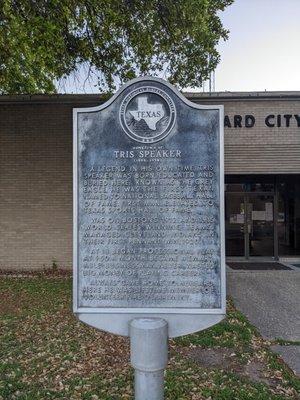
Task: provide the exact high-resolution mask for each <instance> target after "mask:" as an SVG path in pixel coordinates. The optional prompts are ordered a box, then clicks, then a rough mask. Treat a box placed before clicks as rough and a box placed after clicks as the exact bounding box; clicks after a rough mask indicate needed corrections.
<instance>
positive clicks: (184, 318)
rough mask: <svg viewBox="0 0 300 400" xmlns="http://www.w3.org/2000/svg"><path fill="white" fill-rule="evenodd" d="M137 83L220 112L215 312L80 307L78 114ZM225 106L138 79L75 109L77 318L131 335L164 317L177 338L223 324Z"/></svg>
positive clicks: (74, 269)
mask: <svg viewBox="0 0 300 400" xmlns="http://www.w3.org/2000/svg"><path fill="white" fill-rule="evenodd" d="M137 82H145V83H146V82H150V83H151V82H159V83H160V84H162V85H164V86H167V87H168V88H169V89H171V90H172V91H173V92H174V94H175V95H176V96H178V97H179V98H180V99H181V100H182V101H183V102H184V103H185V104H186V105H188V106H189V107H193V108H195V109H199V110H218V111H219V130H220V143H219V146H220V149H219V150H220V152H219V154H220V182H219V188H220V243H221V249H220V250H221V307H220V308H214V309H195V308H108V307H106V308H79V307H78V306H77V300H78V291H77V286H78V270H77V262H78V226H77V218H78V131H77V116H78V113H88V112H95V111H101V110H103V109H105V108H106V107H108V106H109V105H110V104H111V103H113V102H114V100H115V99H116V98H117V97H118V96H119V95H120V94H121V93H122V92H123V91H124V90H125V89H126V88H127V87H129V86H130V85H133V84H135V83H137ZM223 115H224V111H223V106H222V105H219V106H216V105H213V106H207V105H198V104H195V103H193V102H191V101H189V100H187V99H186V98H185V97H184V96H183V95H182V94H181V93H180V92H178V91H177V90H176V89H174V87H173V86H172V85H170V84H169V83H167V82H166V81H163V80H161V79H158V78H152V77H145V78H136V79H134V80H132V81H130V82H129V83H128V84H126V85H124V86H123V87H122V88H121V89H120V90H119V91H118V92H117V93H116V94H115V95H114V96H112V98H111V99H110V100H109V101H107V102H106V103H104V104H102V105H100V106H97V107H90V108H75V109H74V110H73V311H74V313H76V314H77V315H78V318H79V319H80V320H81V321H83V322H85V323H87V324H89V325H91V326H94V327H96V328H98V329H102V330H106V331H109V332H112V333H116V334H120V335H124V336H128V335H129V331H128V323H129V321H130V320H132V319H134V318H137V317H151V318H155V317H158V318H164V319H165V320H166V321H167V322H168V325H169V336H170V337H176V336H181V335H185V334H188V333H192V332H195V331H199V330H203V329H206V328H208V327H209V326H212V325H214V324H216V323H218V322H220V321H221V320H222V319H223V318H224V316H225V313H226V284H225V230H224V229H225V228H224V128H223V119H224V117H223Z"/></svg>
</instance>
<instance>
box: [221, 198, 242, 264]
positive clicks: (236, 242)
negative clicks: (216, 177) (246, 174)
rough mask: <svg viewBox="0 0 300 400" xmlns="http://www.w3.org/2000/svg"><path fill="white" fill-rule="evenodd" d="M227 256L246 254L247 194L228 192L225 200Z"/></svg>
mask: <svg viewBox="0 0 300 400" xmlns="http://www.w3.org/2000/svg"><path fill="white" fill-rule="evenodd" d="M225 232H226V233H225V238H226V256H229V257H230V256H241V257H243V256H244V255H245V196H244V194H237V193H227V194H226V202H225Z"/></svg>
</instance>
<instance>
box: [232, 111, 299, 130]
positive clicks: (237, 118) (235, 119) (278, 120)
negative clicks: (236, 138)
mask: <svg viewBox="0 0 300 400" xmlns="http://www.w3.org/2000/svg"><path fill="white" fill-rule="evenodd" d="M255 123H256V118H255V116H254V115H251V114H247V115H239V114H236V115H232V116H230V115H225V117H224V126H225V128H253V127H254V125H255ZM263 123H264V125H265V126H267V127H268V128H281V127H282V128H289V127H290V126H296V127H298V128H300V115H299V114H268V115H266V116H265V117H264V119H263Z"/></svg>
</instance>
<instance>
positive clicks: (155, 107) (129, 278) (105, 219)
mask: <svg viewBox="0 0 300 400" xmlns="http://www.w3.org/2000/svg"><path fill="white" fill-rule="evenodd" d="M222 127H223V109H222V106H199V105H197V104H195V103H191V102H189V101H187V100H186V99H185V98H184V97H183V96H182V95H181V94H180V93H179V92H177V91H176V90H175V89H174V88H173V87H172V86H171V85H169V84H168V83H166V82H164V81H162V80H159V79H154V78H144V79H136V80H133V81H131V82H130V83H129V84H127V85H126V86H124V87H123V88H122V89H121V90H120V91H119V92H118V93H117V94H116V95H114V96H113V97H112V99H111V100H110V101H108V102H107V103H105V104H103V105H101V106H99V107H94V108H82V109H75V110H74V312H75V313H77V314H78V316H79V318H80V319H81V320H82V321H84V322H86V323H88V324H90V325H93V326H95V327H98V328H100V329H105V330H108V331H110V332H114V333H119V334H123V335H127V334H128V322H129V320H131V319H133V318H135V317H139V316H151V317H153V316H160V317H162V318H164V319H165V320H167V321H168V324H169V334H170V336H178V335H182V334H186V333H190V332H193V331H197V330H200V329H204V328H206V327H208V326H210V325H213V324H215V323H217V322H219V321H220V320H221V319H222V318H223V316H224V314H225V263H224V227H223V221H224V215H223V212H224V211H223V210H224V206H223V128H222Z"/></svg>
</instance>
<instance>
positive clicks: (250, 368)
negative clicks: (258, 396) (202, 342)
mask: <svg viewBox="0 0 300 400" xmlns="http://www.w3.org/2000/svg"><path fill="white" fill-rule="evenodd" d="M179 353H180V354H181V355H183V356H184V357H186V358H188V359H190V360H192V361H194V362H195V363H197V364H199V366H201V367H203V368H206V369H220V370H227V371H229V372H235V373H237V374H239V375H240V376H241V377H244V378H247V379H249V380H251V381H253V382H257V383H265V384H266V385H268V386H270V387H275V386H276V385H277V384H278V381H277V380H276V379H275V378H274V377H271V376H270V375H269V372H268V369H267V366H266V365H265V364H264V363H263V362H262V361H260V360H256V359H251V360H249V361H248V362H247V364H243V363H241V361H240V360H239V358H238V356H237V355H236V353H235V352H234V351H233V350H230V349H226V348H213V349H211V348H201V347H197V348H188V349H186V348H180V349H179Z"/></svg>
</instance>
